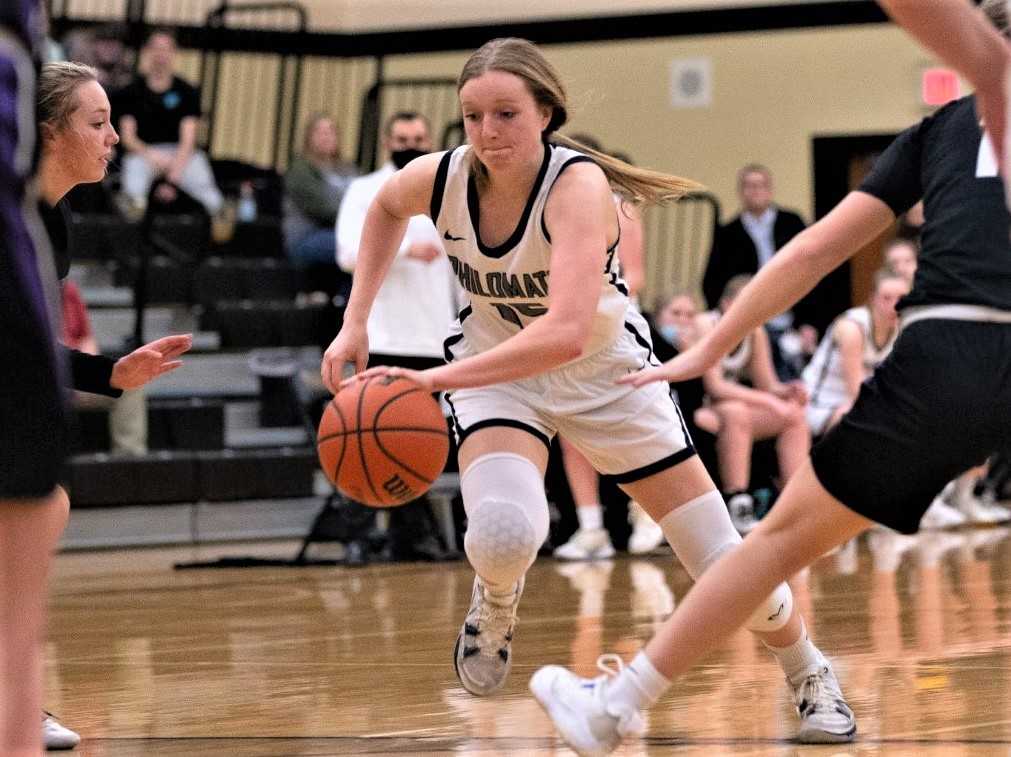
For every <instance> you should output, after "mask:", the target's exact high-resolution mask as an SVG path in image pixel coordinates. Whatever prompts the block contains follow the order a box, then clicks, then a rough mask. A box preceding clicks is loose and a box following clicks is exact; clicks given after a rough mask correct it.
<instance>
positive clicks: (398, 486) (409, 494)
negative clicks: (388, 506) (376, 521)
mask: <svg viewBox="0 0 1011 757" xmlns="http://www.w3.org/2000/svg"><path fill="white" fill-rule="evenodd" d="M383 489H384V490H385V491H386V492H387V493H388V494H389V495H390V496H391V497H393V498H394V499H397V500H399V501H401V502H405V501H407V500H411V499H414V498H415V494H414V492H413V491H412V490H411V487H410V486H408V485H407V483H406V482H405V481H404V479H402V478H401V477H400V476H398V475H397V474H395V473H394V474H393V477H392V478H390V479H387V480H386V481H384V482H383Z"/></svg>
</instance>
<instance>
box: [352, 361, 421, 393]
mask: <svg viewBox="0 0 1011 757" xmlns="http://www.w3.org/2000/svg"><path fill="white" fill-rule="evenodd" d="M383 376H388V377H390V378H405V379H408V380H409V381H413V382H414V383H415V384H418V385H419V386H420V387H421V388H422V389H425V390H426V391H429V392H433V393H434V392H436V391H438V390H437V389H436V388H435V380H434V378H433V376H432V372H431V371H412V370H411V369H410V368H397V367H396V366H392V365H376V366H373V367H372V368H369V369H368V370H366V371H362V372H361V373H358V374H355V375H354V376H351V377H349V378H346V379H344V380H343V381H341V383H340V388H341V389H343V388H344V387H346V386H351V385H352V384H354V383H355V382H356V381H367V380H368V379H370V378H377V377H383Z"/></svg>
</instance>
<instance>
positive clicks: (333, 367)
mask: <svg viewBox="0 0 1011 757" xmlns="http://www.w3.org/2000/svg"><path fill="white" fill-rule="evenodd" d="M348 363H351V364H353V365H354V367H355V372H356V373H357V374H361V373H363V372H364V371H365V366H366V365H368V363H369V336H368V333H367V332H366V330H365V326H364V325H356V324H353V323H349V322H348V321H345V322H344V325H343V326H342V327H341V330H340V333H338V334H337V336H336V337H334V340H333V341H332V342H331V343H330V346H329V347H327V348H326V352H324V353H323V363H322V365H321V366H320V371H319V372H320V376H321V377H322V379H323V385H324V386H326V388H327V390H328V391H329V392H330V393H331V394H337V392H339V391H340V388H341V386H342V385H343V379H344V366H345V365H346V364H348Z"/></svg>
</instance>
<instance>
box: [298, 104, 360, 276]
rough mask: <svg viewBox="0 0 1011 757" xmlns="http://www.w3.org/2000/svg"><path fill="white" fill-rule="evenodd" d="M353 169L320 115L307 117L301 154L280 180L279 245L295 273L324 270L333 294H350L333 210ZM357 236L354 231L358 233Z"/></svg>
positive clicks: (326, 119)
mask: <svg viewBox="0 0 1011 757" xmlns="http://www.w3.org/2000/svg"><path fill="white" fill-rule="evenodd" d="M357 175H358V169H357V168H356V167H355V166H353V165H351V164H350V163H345V162H343V161H342V160H341V157H340V139H339V135H338V132H337V124H336V123H335V122H334V120H333V119H332V118H330V117H329V116H327V115H326V114H324V113H316V114H313V115H312V116H310V117H309V121H308V122H307V123H306V125H305V134H304V136H303V140H302V154H301V155H299V156H298V157H297V158H295V159H294V160H293V161H292V162H291V165H290V166H289V167H288V172H287V173H286V174H285V175H284V192H285V197H284V222H283V227H284V244H285V249H286V251H287V253H288V258H289V259H290V260H291V262H292V264H293V265H294V266H295V267H296V268H300V269H305V268H307V267H309V266H316V265H324V266H328V267H332V268H333V273H332V275H334V276H337V277H339V278H340V284H339V286H338V287H337V292H338V293H340V294H343V295H345V296H346V295H347V294H348V292H350V291H351V277H350V276H348V275H345V274H343V273H342V272H341V271H340V270H339V269H338V268H337V261H336V255H337V238H336V232H335V230H334V223H335V222H336V220H337V211H338V209H339V208H340V206H341V201H342V199H343V198H344V195H345V193H346V192H347V191H348V187H349V186H350V184H351V180H352V179H354V178H355V177H356V176H357ZM359 233H360V229H359Z"/></svg>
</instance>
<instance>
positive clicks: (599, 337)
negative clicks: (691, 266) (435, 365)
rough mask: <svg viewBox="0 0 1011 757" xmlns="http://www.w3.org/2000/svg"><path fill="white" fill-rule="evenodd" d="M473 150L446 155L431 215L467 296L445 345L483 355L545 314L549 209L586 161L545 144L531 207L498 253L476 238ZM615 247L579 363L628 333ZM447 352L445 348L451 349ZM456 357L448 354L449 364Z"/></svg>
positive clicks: (624, 294)
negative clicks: (554, 193)
mask: <svg viewBox="0 0 1011 757" xmlns="http://www.w3.org/2000/svg"><path fill="white" fill-rule="evenodd" d="M472 159H473V158H472V153H471V149H470V146H469V145H464V146H463V147H458V148H457V149H455V150H453V151H452V152H448V153H446V154H445V155H444V156H443V158H442V161H441V162H440V164H439V170H438V172H437V173H436V179H435V186H434V188H433V190H432V207H431V211H430V215H431V217H432V220H433V221H434V222H435V225H436V228H437V229H438V231H439V235H440V236H441V237H442V240H443V241H442V243H443V246H444V247H445V249H446V254H447V256H448V257H449V262H450V264H451V265H452V267H453V272H454V273H455V274H456V277H457V279H458V280H459V282H460V286H461V287H462V289H463V290H464V296H465V303H464V305H465V306H464V308H463V309H462V310H461V311H460V315H459V319H458V321H457V323H456V324H454V326H453V328H452V329H451V331H450V338H449V340H447V345H451V344H454V343H455V342H457V341H459V339H460V336H459V335H460V334H462V335H463V338H465V339H466V342H467V345H468V347H469V348H470V349H472V350H473V351H474V352H484V351H485V350H488V349H491V348H492V347H494V346H495V345H497V344H500V343H502V342H504V341H505V340H506V339H508V338H509V337H511V336H513V335H515V334H516V333H518V332H519V330H520V329H522V328H523V327H524V326H526V325H528V324H530V323H531V322H533V320H534V319H535V318H537V317H539V316H541V315H543V314H544V313H546V312H547V309H548V292H549V288H550V281H549V271H550V268H551V237H550V234H549V231H548V229H547V227H546V225H545V222H544V206H545V204H546V203H547V200H548V195H549V193H550V192H551V188H552V186H553V185H554V182H555V180H556V179H557V178H558V175H559V174H560V173H561V172H562V171H564V170H565V168H566V167H567V166H570V165H572V164H573V163H578V162H582V161H590V162H592V161H591V159H590V158H589V157H587V156H586V155H583V154H582V153H579V152H576V151H574V150H569V149H567V148H565V147H559V146H557V145H546V146H545V149H544V161H543V163H542V164H541V169H540V172H539V173H538V175H537V179H536V181H535V182H534V186H533V189H531V191H530V197H529V198H528V199H527V204H526V207H525V208H524V211H523V214H522V216H521V217H520V219H519V221H518V223H517V226H516V228H515V230H514V231H513V233H512V235H511V236H510V237H509V238H508V239H507V240H506V241H505V242H503V243H502V244H500V245H498V246H496V247H489V246H487V245H485V244H484V243H483V242H482V241H481V239H480V237H479V234H478V230H479V229H480V206H479V200H478V193H477V188H476V186H475V184H474V180H473V179H472V178H471V172H470V165H471V160H472ZM617 248H618V244H617V242H615V244H614V245H612V246H611V247H610V248H609V249H608V250H607V260H606V263H605V265H604V268H603V270H602V271H601V275H600V301H599V302H598V304H597V312H596V314H595V315H594V317H593V325H592V330H591V333H590V338H589V341H588V342H587V345H586V349H585V350H584V352H583V355H582V356H581V358H579V359H583V358H585V357H589V356H590V355H592V354H594V353H596V352H599V351H600V350H601V349H603V348H604V347H607V346H608V345H610V344H612V343H613V342H614V340H615V339H616V338H617V337H618V335H619V334H620V333H621V331H622V329H623V324H624V321H625V314H626V310H627V309H628V289H627V288H626V287H625V282H624V281H623V280H622V279H621V277H620V274H619V270H618V259H617V254H616V253H617ZM447 352H448V347H447ZM450 357H451V355H448V354H447V359H449V358H450Z"/></svg>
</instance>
